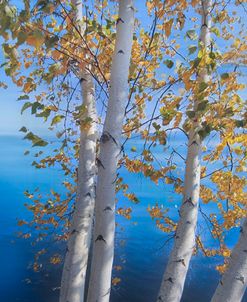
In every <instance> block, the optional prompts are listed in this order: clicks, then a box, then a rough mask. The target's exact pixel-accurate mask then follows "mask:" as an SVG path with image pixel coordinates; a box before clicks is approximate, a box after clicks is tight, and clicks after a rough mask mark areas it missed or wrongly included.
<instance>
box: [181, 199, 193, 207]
mask: <svg viewBox="0 0 247 302" xmlns="http://www.w3.org/2000/svg"><path fill="white" fill-rule="evenodd" d="M186 203H188V204H190V205H192V206H193V207H194V206H195V204H194V203H193V201H192V198H191V197H190V198H188V199H186V200H185V201H184V202H183V204H186Z"/></svg>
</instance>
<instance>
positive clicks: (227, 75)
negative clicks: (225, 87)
mask: <svg viewBox="0 0 247 302" xmlns="http://www.w3.org/2000/svg"><path fill="white" fill-rule="evenodd" d="M221 79H222V80H226V79H229V73H227V72H225V73H222V75H221Z"/></svg>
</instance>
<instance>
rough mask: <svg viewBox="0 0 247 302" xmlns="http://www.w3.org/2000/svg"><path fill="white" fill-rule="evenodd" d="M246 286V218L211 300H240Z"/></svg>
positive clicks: (214, 301)
mask: <svg viewBox="0 0 247 302" xmlns="http://www.w3.org/2000/svg"><path fill="white" fill-rule="evenodd" d="M246 286H247V219H245V221H244V223H243V226H242V227H241V234H240V238H239V240H238V243H237V244H236V246H235V247H234V249H233V251H232V253H231V257H230V261H229V266H228V268H227V271H226V272H225V273H224V275H223V277H222V279H221V280H220V282H219V285H218V287H217V289H216V291H215V293H214V296H213V298H212V300H211V302H223V301H224V302H241V301H242V298H243V295H244V293H245V290H246Z"/></svg>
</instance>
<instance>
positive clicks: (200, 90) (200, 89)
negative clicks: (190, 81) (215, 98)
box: [199, 82, 208, 93]
mask: <svg viewBox="0 0 247 302" xmlns="http://www.w3.org/2000/svg"><path fill="white" fill-rule="evenodd" d="M207 87H208V84H207V83H205V82H201V83H200V84H199V93H201V92H203V91H204V90H205V89H206V88H207Z"/></svg>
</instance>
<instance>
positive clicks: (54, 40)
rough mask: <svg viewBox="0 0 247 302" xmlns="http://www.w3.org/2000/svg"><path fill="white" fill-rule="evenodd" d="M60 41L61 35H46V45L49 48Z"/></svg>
mask: <svg viewBox="0 0 247 302" xmlns="http://www.w3.org/2000/svg"><path fill="white" fill-rule="evenodd" d="M58 41H59V37H58V36H53V37H50V38H49V37H46V39H45V45H46V46H47V48H52V47H54V46H55V44H56V43H57V42H58Z"/></svg>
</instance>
